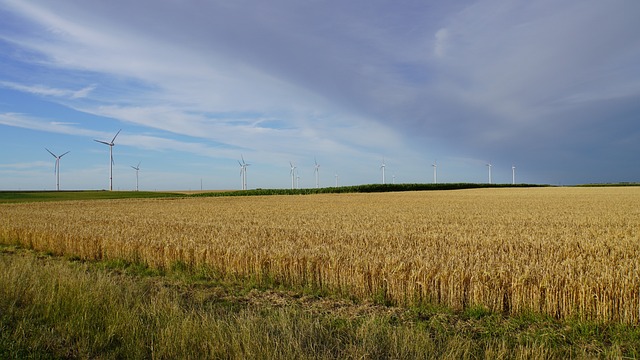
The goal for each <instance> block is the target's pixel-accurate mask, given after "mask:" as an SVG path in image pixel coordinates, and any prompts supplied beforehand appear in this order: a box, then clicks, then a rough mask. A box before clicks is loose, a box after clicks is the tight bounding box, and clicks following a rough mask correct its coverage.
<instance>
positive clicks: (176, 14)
mask: <svg viewBox="0 0 640 360" xmlns="http://www.w3.org/2000/svg"><path fill="white" fill-rule="evenodd" d="M638 14H640V2H638V1H636V0H608V1H601V0H576V1H572V0H566V1H556V0H541V1H493V0H479V1H427V0H423V1H412V0H407V1H400V2H399V1H384V0H366V1H361V0H354V1H320V0H310V1H298V0H296V1H286V0H275V1H268V2H267V1H254V0H237V1H215V0H212V1H174V0H160V1H158V0H153V1H150V0H137V1H133V2H132V1H121V0H112V1H95V0H75V1H72V0H68V1H56V0H53V1H52V0H46V1H45V0H33V1H24V0H0V18H1V19H2V21H1V22H0V139H1V140H2V141H0V189H55V186H56V181H55V175H54V165H55V159H54V158H53V157H52V156H51V155H50V154H49V153H47V152H46V150H45V147H46V148H48V149H50V150H51V151H52V152H54V153H56V154H61V153H64V152H66V151H70V153H69V154H67V155H65V156H64V157H63V158H62V159H61V162H60V168H61V176H60V187H61V189H106V188H108V186H109V149H108V147H107V146H105V145H103V144H100V143H97V142H95V141H93V140H94V139H98V140H102V141H107V142H108V141H110V140H111V139H112V138H113V136H114V135H115V134H116V132H117V131H118V130H119V129H122V132H121V133H120V135H119V136H118V137H117V139H116V141H115V143H116V145H115V146H114V148H113V152H114V161H115V165H114V167H113V173H114V175H113V187H114V189H119V190H130V189H134V188H135V179H136V177H135V170H134V169H132V168H131V166H135V165H137V164H138V163H141V164H140V188H141V189H142V190H178V189H182V190H188V189H193V190H196V189H200V186H201V184H202V187H203V188H205V189H240V188H241V186H242V185H241V181H240V180H241V177H240V167H239V165H238V160H240V158H241V156H243V157H244V159H245V160H246V162H247V163H250V164H251V165H250V166H249V167H248V170H247V186H248V188H258V187H261V188H287V187H290V186H291V177H290V169H289V168H290V165H289V163H290V162H293V163H294V164H295V165H296V167H297V171H298V176H300V180H299V184H300V186H301V187H314V186H315V175H314V165H315V164H314V161H315V160H317V162H318V164H319V165H320V168H319V171H320V172H319V178H320V186H332V185H334V184H335V175H336V174H338V180H339V184H340V185H354V184H365V183H379V182H381V181H382V174H381V169H380V165H381V163H382V160H383V158H384V162H385V165H386V167H385V175H386V181H387V182H393V181H394V180H395V182H397V183H401V182H431V181H433V167H432V166H431V165H432V164H433V163H434V161H437V164H438V168H437V169H438V181H439V182H486V181H487V180H488V169H487V166H486V164H487V163H489V162H490V163H491V164H492V167H491V168H492V178H493V182H497V183H509V182H511V175H512V172H511V167H512V165H515V166H516V177H517V181H518V182H529V183H548V184H575V183H592V182H619V181H640V157H639V156H638V154H640V35H639V34H640V22H639V21H637V16H638Z"/></svg>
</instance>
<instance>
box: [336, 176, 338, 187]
mask: <svg viewBox="0 0 640 360" xmlns="http://www.w3.org/2000/svg"><path fill="white" fill-rule="evenodd" d="M336 187H338V174H337V173H336Z"/></svg>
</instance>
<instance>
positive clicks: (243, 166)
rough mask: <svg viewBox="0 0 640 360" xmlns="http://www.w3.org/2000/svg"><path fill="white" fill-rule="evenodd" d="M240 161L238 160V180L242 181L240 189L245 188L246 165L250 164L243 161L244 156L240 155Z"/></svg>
mask: <svg viewBox="0 0 640 360" xmlns="http://www.w3.org/2000/svg"><path fill="white" fill-rule="evenodd" d="M240 158H241V159H242V162H240V161H238V164H240V181H241V182H242V190H247V166H249V165H251V164H247V163H246V162H245V161H244V156H242V155H240Z"/></svg>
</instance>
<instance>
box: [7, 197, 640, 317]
mask: <svg viewBox="0 0 640 360" xmlns="http://www.w3.org/2000/svg"><path fill="white" fill-rule="evenodd" d="M638 204H640V188H638V187H624V188H616V187H607V188H532V189H520V188H518V189H475V190H460V191H441V192H436V191H433V192H404V193H376V194H323V195H312V196H265V197H260V196H257V197H226V198H225V197H221V198H181V199H170V200H168V199H136V200H103V201H99V202H96V201H77V202H72V201H68V202H59V203H29V204H7V205H2V206H0V239H1V241H3V242H4V243H17V244H20V245H22V246H27V247H31V248H34V249H37V250H42V251H51V252H54V253H60V254H67V255H74V256H79V257H81V258H86V259H104V258H121V259H125V260H131V261H142V262H145V263H147V264H149V265H151V266H155V267H161V268H162V267H167V266H171V264H173V263H175V262H177V261H180V262H184V263H186V264H188V265H190V266H208V267H211V268H213V269H215V270H216V271H219V272H222V273H224V274H230V275H233V274H235V275H249V276H253V277H256V278H257V279H263V278H264V279H266V278H268V279H270V280H276V281H281V282H285V283H288V284H293V285H303V286H312V287H316V288H323V289H331V290H334V291H336V290H338V291H342V292H345V293H349V294H350V295H352V296H355V297H359V298H371V297H376V298H382V299H384V300H385V301H392V302H396V303H399V304H416V303H420V302H423V301H429V302H437V303H440V304H443V305H447V306H451V307H454V308H460V309H461V308H465V307H469V306H477V305H482V306H485V307H487V308H489V309H491V310H493V311H502V312H505V313H519V312H523V311H534V312H542V313H546V314H550V315H552V316H556V317H558V318H567V317H579V318H584V319H593V320H599V321H616V322H624V323H634V322H637V321H639V320H640V318H639V317H640V316H639V315H640V296H639V291H640V207H638Z"/></svg>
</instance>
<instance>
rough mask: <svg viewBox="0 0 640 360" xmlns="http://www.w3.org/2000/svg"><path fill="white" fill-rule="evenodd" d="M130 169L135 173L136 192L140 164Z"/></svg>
mask: <svg viewBox="0 0 640 360" xmlns="http://www.w3.org/2000/svg"><path fill="white" fill-rule="evenodd" d="M131 168H132V169H134V170H135V171H136V191H138V171H140V163H138V165H137V166H133V165H131Z"/></svg>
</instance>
